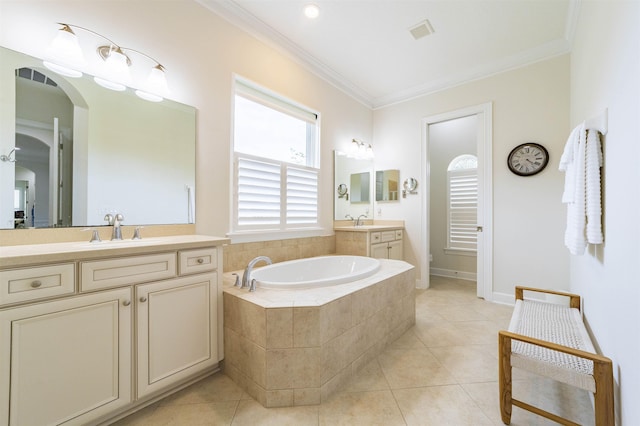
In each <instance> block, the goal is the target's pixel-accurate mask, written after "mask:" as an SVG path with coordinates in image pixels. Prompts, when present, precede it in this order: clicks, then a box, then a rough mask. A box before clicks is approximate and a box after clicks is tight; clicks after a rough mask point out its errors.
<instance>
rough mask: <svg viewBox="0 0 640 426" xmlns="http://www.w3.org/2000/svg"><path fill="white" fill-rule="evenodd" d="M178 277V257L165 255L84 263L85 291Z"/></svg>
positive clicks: (81, 266) (82, 267)
mask: <svg viewBox="0 0 640 426" xmlns="http://www.w3.org/2000/svg"><path fill="white" fill-rule="evenodd" d="M175 276H176V254H175V253H162V254H154V255H148V256H132V257H123V258H117V259H107V260H97V261H94V262H82V263H81V264H80V289H81V290H82V291H91V290H100V289H103V288H109V287H117V286H121V285H130V284H137V283H143V282H148V281H155V280H161V279H165V278H171V277H175Z"/></svg>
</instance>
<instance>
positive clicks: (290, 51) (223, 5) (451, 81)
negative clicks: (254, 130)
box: [195, 0, 582, 109]
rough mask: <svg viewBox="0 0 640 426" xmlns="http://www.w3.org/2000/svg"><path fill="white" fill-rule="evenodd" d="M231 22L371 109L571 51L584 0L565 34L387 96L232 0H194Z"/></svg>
mask: <svg viewBox="0 0 640 426" xmlns="http://www.w3.org/2000/svg"><path fill="white" fill-rule="evenodd" d="M195 1H196V2H198V3H200V4H201V5H203V6H204V7H206V8H207V9H209V10H211V11H212V12H214V13H216V14H217V15H219V16H220V17H222V18H223V19H225V20H227V21H228V22H230V23H231V24H233V25H235V26H237V27H239V28H240V29H242V30H243V31H246V32H247V33H249V34H251V35H252V36H254V37H255V38H257V39H258V40H260V41H261V42H263V43H265V44H267V45H268V46H270V47H271V48H273V49H275V50H277V51H278V52H280V53H282V54H284V55H286V56H287V57H289V58H290V59H292V60H293V61H295V62H296V63H298V64H299V65H302V66H304V67H305V68H306V69H307V70H309V71H310V72H312V73H314V74H315V75H317V76H318V77H320V78H322V79H323V80H325V81H327V82H328V83H330V84H331V85H333V86H335V87H336V88H337V89H339V90H341V91H343V92H344V93H346V94H347V95H349V96H351V97H352V98H354V99H355V100H356V101H358V102H360V103H362V104H363V105H365V106H367V107H369V108H371V109H380V108H384V107H388V106H391V105H394V104H398V103H401V102H405V101H408V100H411V99H415V98H418V97H421V96H425V95H428V94H431V93H435V92H440V91H442V90H445V89H449V88H452V87H456V86H460V85H462V84H465V83H469V82H472V81H476V80H480V79H482V78H487V77H491V76H493V75H496V74H500V73H503V72H506V71H509V70H513V69H516V68H520V67H524V66H528V65H531V64H533V63H536V62H540V61H543V60H546V59H551V58H553V57H556V56H559V55H563V54H567V53H570V52H571V47H572V44H573V39H574V36H575V28H576V25H577V20H578V15H579V11H580V3H581V1H582V0H570V1H569V9H568V12H567V19H566V23H565V32H564V37H563V38H560V39H556V40H554V41H551V42H549V43H546V44H544V45H541V46H537V47H534V48H532V49H529V50H526V51H523V52H520V53H517V54H515V55H512V56H509V57H507V58H503V59H500V60H496V61H492V62H489V63H486V64H483V65H479V66H477V67H474V68H471V69H468V70H465V71H463V72H460V73H457V74H453V75H448V76H446V77H444V78H441V79H437V80H433V81H430V82H428V83H426V84H423V85H419V86H414V87H410V88H407V89H403V90H400V91H398V92H395V93H391V94H389V95H386V96H381V97H377V98H375V97H373V96H371V95H370V94H369V93H367V92H365V91H364V90H362V89H361V88H359V87H358V86H357V85H356V84H354V83H353V82H351V81H350V80H349V79H348V78H346V77H345V76H343V75H342V74H340V73H338V72H336V71H335V70H333V69H332V68H330V67H329V66H327V65H326V64H324V63H323V62H321V61H320V60H318V59H317V58H315V57H314V56H313V55H311V54H309V53H308V52H306V51H305V50H304V49H302V48H301V47H300V46H298V45H297V44H296V43H294V42H293V41H291V40H290V39H288V38H287V37H285V36H284V35H282V34H281V33H279V32H278V31H276V30H274V29H273V28H272V27H270V26H269V25H267V24H266V23H265V22H263V21H261V20H260V19H258V18H257V17H255V16H254V15H252V14H251V13H249V12H248V11H247V10H245V9H244V8H242V7H241V6H239V5H238V4H237V3H235V2H234V1H233V0H195Z"/></svg>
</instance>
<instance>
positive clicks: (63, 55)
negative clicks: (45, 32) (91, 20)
mask: <svg viewBox="0 0 640 426" xmlns="http://www.w3.org/2000/svg"><path fill="white" fill-rule="evenodd" d="M47 56H48V59H47V60H45V61H43V62H42V63H43V64H44V66H45V67H47V68H49V69H50V70H51V71H54V72H57V73H58V74H62V75H66V76H68V77H80V76H82V72H80V71H78V70H79V69H81V68H83V67H84V66H85V65H86V61H85V59H84V56H83V54H82V49H81V48H80V44H79V43H78V38H77V37H76V35H75V33H74V32H73V30H72V29H71V28H70V27H69V26H68V25H66V24H62V28H60V30H58V33H57V34H56V37H55V38H54V39H53V41H52V42H51V46H49V49H48V51H47Z"/></svg>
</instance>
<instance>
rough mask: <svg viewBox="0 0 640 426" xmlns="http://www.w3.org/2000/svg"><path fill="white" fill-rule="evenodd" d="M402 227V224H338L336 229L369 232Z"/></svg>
mask: <svg viewBox="0 0 640 426" xmlns="http://www.w3.org/2000/svg"><path fill="white" fill-rule="evenodd" d="M398 228H400V229H402V228H404V226H402V225H360V226H353V225H351V226H336V227H335V228H333V230H334V231H350V232H369V231H391V230H394V229H398Z"/></svg>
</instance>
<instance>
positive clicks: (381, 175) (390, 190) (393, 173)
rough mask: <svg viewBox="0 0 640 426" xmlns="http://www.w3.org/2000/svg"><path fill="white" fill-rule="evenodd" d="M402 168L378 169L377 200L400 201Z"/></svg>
mask: <svg viewBox="0 0 640 426" xmlns="http://www.w3.org/2000/svg"><path fill="white" fill-rule="evenodd" d="M399 186H400V170H378V171H376V201H398V200H399V196H398V191H399Z"/></svg>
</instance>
